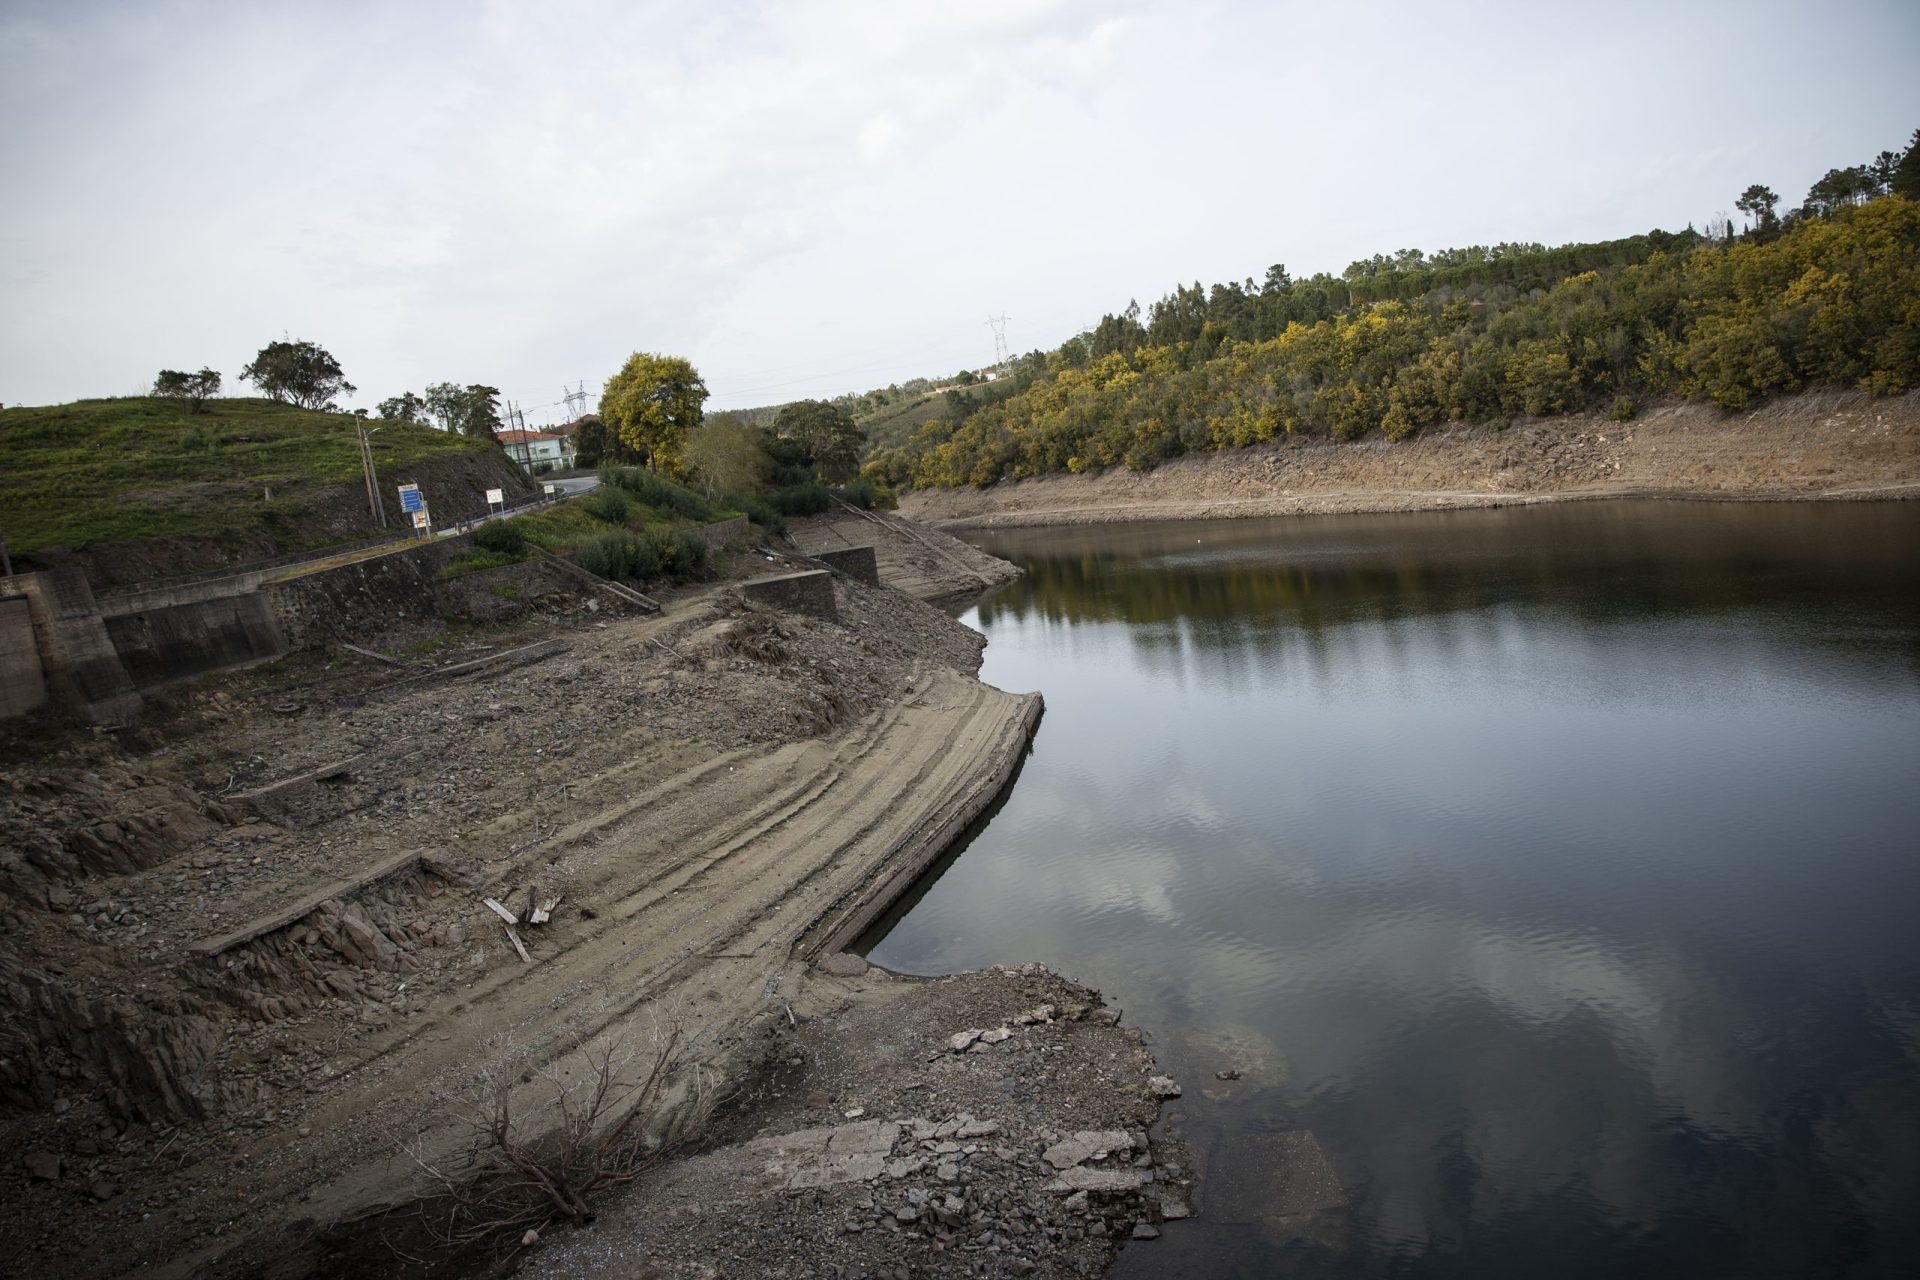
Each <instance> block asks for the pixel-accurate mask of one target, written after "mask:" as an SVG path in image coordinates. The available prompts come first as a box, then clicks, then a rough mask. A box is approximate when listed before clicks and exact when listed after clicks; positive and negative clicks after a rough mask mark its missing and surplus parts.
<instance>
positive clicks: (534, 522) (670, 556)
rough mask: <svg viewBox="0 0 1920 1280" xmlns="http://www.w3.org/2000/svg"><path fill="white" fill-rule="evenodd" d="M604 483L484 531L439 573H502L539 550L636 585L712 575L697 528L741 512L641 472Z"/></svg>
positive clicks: (609, 474) (613, 473) (611, 474)
mask: <svg viewBox="0 0 1920 1280" xmlns="http://www.w3.org/2000/svg"><path fill="white" fill-rule="evenodd" d="M600 480H601V483H600V487H599V488H598V489H595V490H594V491H593V492H592V493H589V494H587V495H586V496H585V497H583V498H580V499H577V500H575V501H571V502H563V503H560V504H558V505H557V506H551V507H547V508H545V509H543V510H540V511H532V512H528V513H526V514H524V515H518V516H513V517H510V518H508V519H505V520H491V521H488V522H487V523H486V524H483V525H481V526H480V528H479V529H477V530H476V531H475V532H474V535H473V546H472V548H470V549H469V550H467V551H464V552H462V553H461V554H459V555H457V556H455V557H453V558H452V559H451V560H449V561H448V562H447V565H446V567H445V568H444V569H443V570H442V571H441V572H442V575H443V576H447V577H453V576H457V575H459V574H463V573H472V572H475V571H477V570H480V569H493V568H498V567H500V566H502V565H508V564H514V563H517V562H519V561H522V560H527V559H531V558H532V557H533V556H534V555H536V554H538V553H539V552H541V551H548V552H552V553H554V554H556V555H566V556H570V557H571V558H572V559H573V561H574V562H575V563H576V564H578V565H580V566H581V567H582V568H584V569H586V570H588V571H589V572H592V573H597V574H599V575H600V576H601V577H603V578H610V579H613V580H614V581H616V582H628V583H632V584H634V585H636V586H644V585H646V584H648V583H651V582H656V581H659V580H661V579H666V580H669V581H673V582H691V581H696V580H698V579H701V578H704V577H706V576H707V575H708V572H709V569H710V557H709V554H708V550H707V542H706V539H705V538H704V537H703V536H702V535H701V533H700V530H699V528H698V527H697V526H699V525H702V524H706V523H708V522H710V521H713V520H724V519H727V518H729V517H731V516H733V515H735V514H737V513H735V512H732V511H728V510H725V509H721V508H715V507H713V506H712V505H711V504H709V503H708V502H707V501H706V500H705V499H704V498H702V497H701V496H700V495H699V494H697V493H695V492H693V491H692V490H691V489H688V488H685V487H684V486H682V485H678V484H675V483H674V482H673V481H671V480H668V479H666V478H665V477H664V476H660V475H657V474H655V473H653V472H650V471H646V470H643V469H641V468H638V467H608V468H606V469H604V470H603V471H602V472H601V473H600Z"/></svg>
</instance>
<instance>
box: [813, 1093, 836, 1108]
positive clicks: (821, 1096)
mask: <svg viewBox="0 0 1920 1280" xmlns="http://www.w3.org/2000/svg"><path fill="white" fill-rule="evenodd" d="M832 1101H833V1095H832V1094H830V1093H823V1092H821V1091H820V1090H819V1089H815V1090H814V1091H813V1092H812V1093H810V1094H808V1095H807V1105H808V1106H810V1107H824V1106H826V1105H827V1104H828V1103H829V1102H832Z"/></svg>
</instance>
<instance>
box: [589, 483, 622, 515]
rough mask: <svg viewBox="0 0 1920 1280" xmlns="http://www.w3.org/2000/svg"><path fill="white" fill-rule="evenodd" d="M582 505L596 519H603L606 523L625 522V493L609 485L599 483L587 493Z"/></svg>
mask: <svg viewBox="0 0 1920 1280" xmlns="http://www.w3.org/2000/svg"><path fill="white" fill-rule="evenodd" d="M582 505H583V506H584V507H585V508H586V512H587V514H588V515H590V516H592V517H593V518H594V519H596V520H605V521H606V522H607V523H608V524H625V523H626V522H627V495H626V494H625V493H623V492H621V491H620V490H619V489H615V488H613V487H611V486H609V485H601V486H600V487H599V488H598V489H595V490H594V491H593V492H592V493H590V494H588V495H587V498H586V501H585V502H584V503H583V504H582Z"/></svg>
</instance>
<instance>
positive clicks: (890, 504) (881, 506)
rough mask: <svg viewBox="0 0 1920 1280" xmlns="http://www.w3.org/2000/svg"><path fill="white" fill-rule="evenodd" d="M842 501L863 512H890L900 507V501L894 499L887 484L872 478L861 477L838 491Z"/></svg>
mask: <svg viewBox="0 0 1920 1280" xmlns="http://www.w3.org/2000/svg"><path fill="white" fill-rule="evenodd" d="M838 494H839V497H840V498H841V500H842V501H844V502H848V503H851V504H852V505H854V506H856V507H858V508H860V509H861V510H862V511H875V510H878V511H889V510H891V509H893V508H894V507H897V506H899V505H900V499H898V498H896V497H894V495H893V490H891V489H889V488H888V487H887V482H886V481H884V480H879V479H876V478H874V477H872V476H861V477H860V478H859V479H858V480H855V481H854V482H853V483H852V484H850V485H848V486H846V487H845V488H844V489H840V490H838Z"/></svg>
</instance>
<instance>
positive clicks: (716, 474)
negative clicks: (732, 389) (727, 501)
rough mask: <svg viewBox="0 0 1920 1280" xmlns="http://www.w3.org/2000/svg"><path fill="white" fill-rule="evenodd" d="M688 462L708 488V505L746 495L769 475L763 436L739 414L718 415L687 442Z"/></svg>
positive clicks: (704, 424) (706, 488)
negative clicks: (762, 478)
mask: <svg viewBox="0 0 1920 1280" xmlns="http://www.w3.org/2000/svg"><path fill="white" fill-rule="evenodd" d="M687 461H688V462H689V463H691V464H692V466H693V470H694V472H695V474H697V475H698V476H699V477H700V483H701V486H702V487H703V488H705V490H706V493H707V500H708V501H709V502H711V501H713V500H715V499H717V498H719V497H720V496H721V495H723V494H732V493H747V492H750V491H751V490H752V489H753V488H754V487H755V486H757V485H758V484H759V483H760V478H761V477H762V476H763V475H765V474H766V471H767V462H768V459H767V455H766V452H765V451H764V450H763V449H761V448H760V433H759V432H758V431H756V430H754V429H753V428H752V427H750V426H748V425H747V423H746V420H745V419H743V418H742V417H741V416H740V415H739V414H737V413H716V414H714V415H713V416H712V417H710V418H708V419H707V420H706V421H705V422H704V423H703V424H701V426H700V428H699V429H698V430H697V431H695V432H694V433H693V434H692V435H691V436H689V437H688V438H687Z"/></svg>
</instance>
